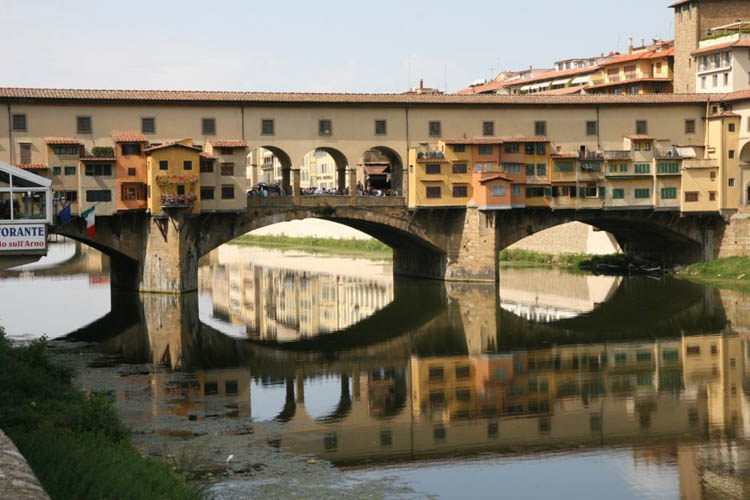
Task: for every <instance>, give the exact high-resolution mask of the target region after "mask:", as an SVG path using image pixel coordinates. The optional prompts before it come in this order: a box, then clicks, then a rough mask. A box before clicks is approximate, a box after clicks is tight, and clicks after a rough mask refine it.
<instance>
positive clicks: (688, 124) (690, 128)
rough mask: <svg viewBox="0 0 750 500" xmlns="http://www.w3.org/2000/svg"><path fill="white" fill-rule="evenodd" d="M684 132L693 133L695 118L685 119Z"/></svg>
mask: <svg viewBox="0 0 750 500" xmlns="http://www.w3.org/2000/svg"><path fill="white" fill-rule="evenodd" d="M685 133H686V134H694V133H695V120H685Z"/></svg>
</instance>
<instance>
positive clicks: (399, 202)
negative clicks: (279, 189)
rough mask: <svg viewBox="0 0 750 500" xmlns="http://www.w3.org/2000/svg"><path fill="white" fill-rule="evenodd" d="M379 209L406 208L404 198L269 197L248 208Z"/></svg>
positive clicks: (250, 201) (249, 203)
mask: <svg viewBox="0 0 750 500" xmlns="http://www.w3.org/2000/svg"><path fill="white" fill-rule="evenodd" d="M276 207H278V208H297V207H299V208H308V209H309V208H316V207H331V208H379V207H395V208H404V207H406V198H404V197H403V196H336V195H320V196H319V195H309V196H269V197H265V198H248V199H247V208H248V209H251V208H276Z"/></svg>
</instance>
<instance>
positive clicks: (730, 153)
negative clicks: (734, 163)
mask: <svg viewBox="0 0 750 500" xmlns="http://www.w3.org/2000/svg"><path fill="white" fill-rule="evenodd" d="M732 158H734V149H730V150H729V159H732Z"/></svg>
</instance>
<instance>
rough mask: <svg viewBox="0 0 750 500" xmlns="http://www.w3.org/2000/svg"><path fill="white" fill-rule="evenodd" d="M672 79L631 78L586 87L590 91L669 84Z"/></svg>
mask: <svg viewBox="0 0 750 500" xmlns="http://www.w3.org/2000/svg"><path fill="white" fill-rule="evenodd" d="M671 81H672V79H671V78H631V79H629V80H620V81H618V82H609V83H599V84H596V85H589V86H588V87H586V90H588V89H601V88H605V87H615V86H617V85H629V84H631V83H642V82H654V83H659V82H663V83H669V82H671Z"/></svg>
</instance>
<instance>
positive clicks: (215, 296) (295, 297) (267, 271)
mask: <svg viewBox="0 0 750 500" xmlns="http://www.w3.org/2000/svg"><path fill="white" fill-rule="evenodd" d="M199 288H200V289H201V291H203V292H210V293H211V297H212V301H213V314H214V316H215V317H216V318H219V319H221V320H223V321H226V322H228V323H232V324H240V325H242V324H244V325H246V331H247V333H248V336H250V337H252V338H256V339H259V340H276V341H289V340H297V339H299V338H302V337H311V336H315V335H317V334H320V333H327V332H335V331H339V330H343V329H345V328H347V327H349V326H351V325H354V324H356V323H358V322H359V321H361V320H363V319H365V318H367V317H368V316H371V315H372V314H373V313H375V311H377V310H379V309H382V308H383V307H385V306H386V305H388V303H390V302H391V301H392V300H393V283H392V282H391V281H377V280H367V279H360V278H355V277H350V276H340V275H339V276H337V275H331V274H322V273H313V272H305V271H293V270H286V269H276V268H266V267H262V266H256V265H253V264H246V265H243V264H226V265H216V264H214V265H212V266H210V267H209V266H205V267H203V268H201V270H200V272H199Z"/></svg>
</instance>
